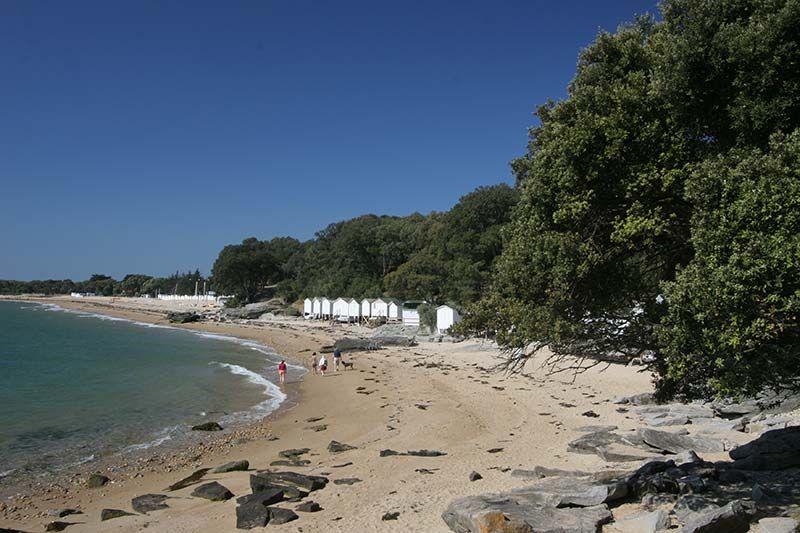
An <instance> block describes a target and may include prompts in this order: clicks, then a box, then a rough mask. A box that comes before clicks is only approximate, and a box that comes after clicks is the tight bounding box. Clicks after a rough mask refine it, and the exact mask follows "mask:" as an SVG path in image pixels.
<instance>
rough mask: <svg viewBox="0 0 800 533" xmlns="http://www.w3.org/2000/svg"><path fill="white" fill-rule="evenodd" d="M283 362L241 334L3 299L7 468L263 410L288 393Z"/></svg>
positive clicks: (148, 442)
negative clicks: (281, 379)
mask: <svg viewBox="0 0 800 533" xmlns="http://www.w3.org/2000/svg"><path fill="white" fill-rule="evenodd" d="M279 360H280V356H278V355H277V354H275V353H274V352H273V351H272V350H270V349H269V348H267V347H264V346H261V345H258V344H255V343H251V342H245V341H239V340H237V339H233V338H226V337H220V336H215V335H210V334H204V333H199V332H190V331H187V330H182V329H178V328H169V327H162V326H151V325H147V324H141V323H135V322H130V321H125V320H120V319H112V318H109V317H101V316H98V315H93V314H90V313H81V312H68V311H64V310H61V309H60V308H57V307H56V306H48V305H38V304H33V303H25V302H3V301H0V478H2V477H4V476H6V475H9V474H11V473H14V472H16V473H17V474H19V473H23V472H31V473H33V472H47V471H59V470H62V469H64V468H68V467H69V466H70V465H75V464H79V463H84V462H91V461H94V460H97V459H98V458H100V457H103V456H108V455H110V454H119V453H123V454H124V453H125V452H130V451H135V450H141V449H146V448H148V447H153V446H159V445H166V443H168V442H170V441H173V440H177V439H179V438H180V436H181V435H188V432H189V428H190V426H191V425H193V424H198V423H201V422H205V421H210V420H215V421H219V422H220V423H222V425H223V426H230V425H234V424H237V423H242V422H245V421H248V420H253V419H255V418H261V417H263V416H264V415H266V414H268V413H269V412H270V411H272V410H274V409H275V408H277V406H278V405H279V404H280V402H281V401H283V400H284V399H285V398H286V396H285V394H284V393H283V392H282V391H281V389H280V388H279V387H278V386H277V385H275V384H274V382H277V374H276V365H277V362H278V361H279ZM293 370H294V371H293ZM301 372H302V370H300V369H297V368H295V369H292V368H290V376H291V375H292V374H294V376H295V377H297V376H299V375H300V374H301Z"/></svg>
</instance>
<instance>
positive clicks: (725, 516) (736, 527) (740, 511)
mask: <svg viewBox="0 0 800 533" xmlns="http://www.w3.org/2000/svg"><path fill="white" fill-rule="evenodd" d="M754 513H755V507H754V506H753V504H752V502H743V501H740V500H736V501H732V502H730V503H729V504H727V505H726V506H724V507H720V508H718V509H712V510H710V511H705V512H703V513H696V514H692V515H689V516H688V517H687V518H686V525H685V526H684V527H683V530H682V531H683V533H747V531H749V530H750V517H752V516H753V514H754Z"/></svg>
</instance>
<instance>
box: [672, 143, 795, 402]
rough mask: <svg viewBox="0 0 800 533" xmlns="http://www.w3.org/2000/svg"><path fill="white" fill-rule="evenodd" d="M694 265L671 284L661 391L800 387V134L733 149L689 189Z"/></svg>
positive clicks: (743, 391)
mask: <svg viewBox="0 0 800 533" xmlns="http://www.w3.org/2000/svg"><path fill="white" fill-rule="evenodd" d="M687 198H688V199H689V200H690V201H691V202H692V204H693V207H694V210H693V215H692V238H691V243H692V246H693V247H694V249H695V258H694V260H693V261H692V262H691V263H689V265H688V266H687V267H686V268H685V269H683V270H681V271H680V272H679V273H678V275H677V278H676V280H675V281H674V282H671V283H666V284H665V297H666V301H667V302H668V303H669V306H668V309H669V311H668V313H667V316H666V317H665V319H664V321H663V327H662V328H661V329H660V332H661V340H662V343H663V353H664V356H665V358H664V362H663V365H664V369H665V372H664V374H663V375H662V376H661V381H660V387H661V388H662V389H663V390H667V391H669V392H670V393H679V394H682V395H685V396H692V397H694V396H712V395H728V394H731V393H732V392H739V393H741V394H745V395H751V394H755V393H757V392H759V391H760V390H762V389H763V388H764V387H766V386H773V387H777V388H784V389H787V388H796V387H797V380H798V378H800V130H795V132H794V133H793V134H792V135H791V136H789V138H788V139H784V138H783V137H782V136H779V135H776V136H775V137H774V139H773V142H772V145H771V146H770V148H769V150H768V151H767V152H766V153H762V152H761V150H759V149H749V150H744V149H742V150H738V149H737V150H733V151H732V152H730V153H728V154H725V155H722V156H719V157H716V158H713V159H711V160H709V161H707V162H705V163H704V164H702V165H700V166H699V167H698V168H697V170H696V171H695V172H694V173H693V174H692V176H691V177H690V179H689V182H688V183H687Z"/></svg>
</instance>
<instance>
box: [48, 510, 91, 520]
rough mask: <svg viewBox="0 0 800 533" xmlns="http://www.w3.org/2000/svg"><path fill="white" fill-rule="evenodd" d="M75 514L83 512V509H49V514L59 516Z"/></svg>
mask: <svg viewBox="0 0 800 533" xmlns="http://www.w3.org/2000/svg"><path fill="white" fill-rule="evenodd" d="M73 514H83V511H81V510H80V509H51V510H50V511H47V516H57V517H59V518H64V517H65V516H69V515H73Z"/></svg>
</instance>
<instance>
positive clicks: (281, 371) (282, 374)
mask: <svg viewBox="0 0 800 533" xmlns="http://www.w3.org/2000/svg"><path fill="white" fill-rule="evenodd" d="M278 377H279V378H280V380H281V385H283V384H284V383H286V361H284V360H283V359H281V362H280V363H278Z"/></svg>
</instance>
